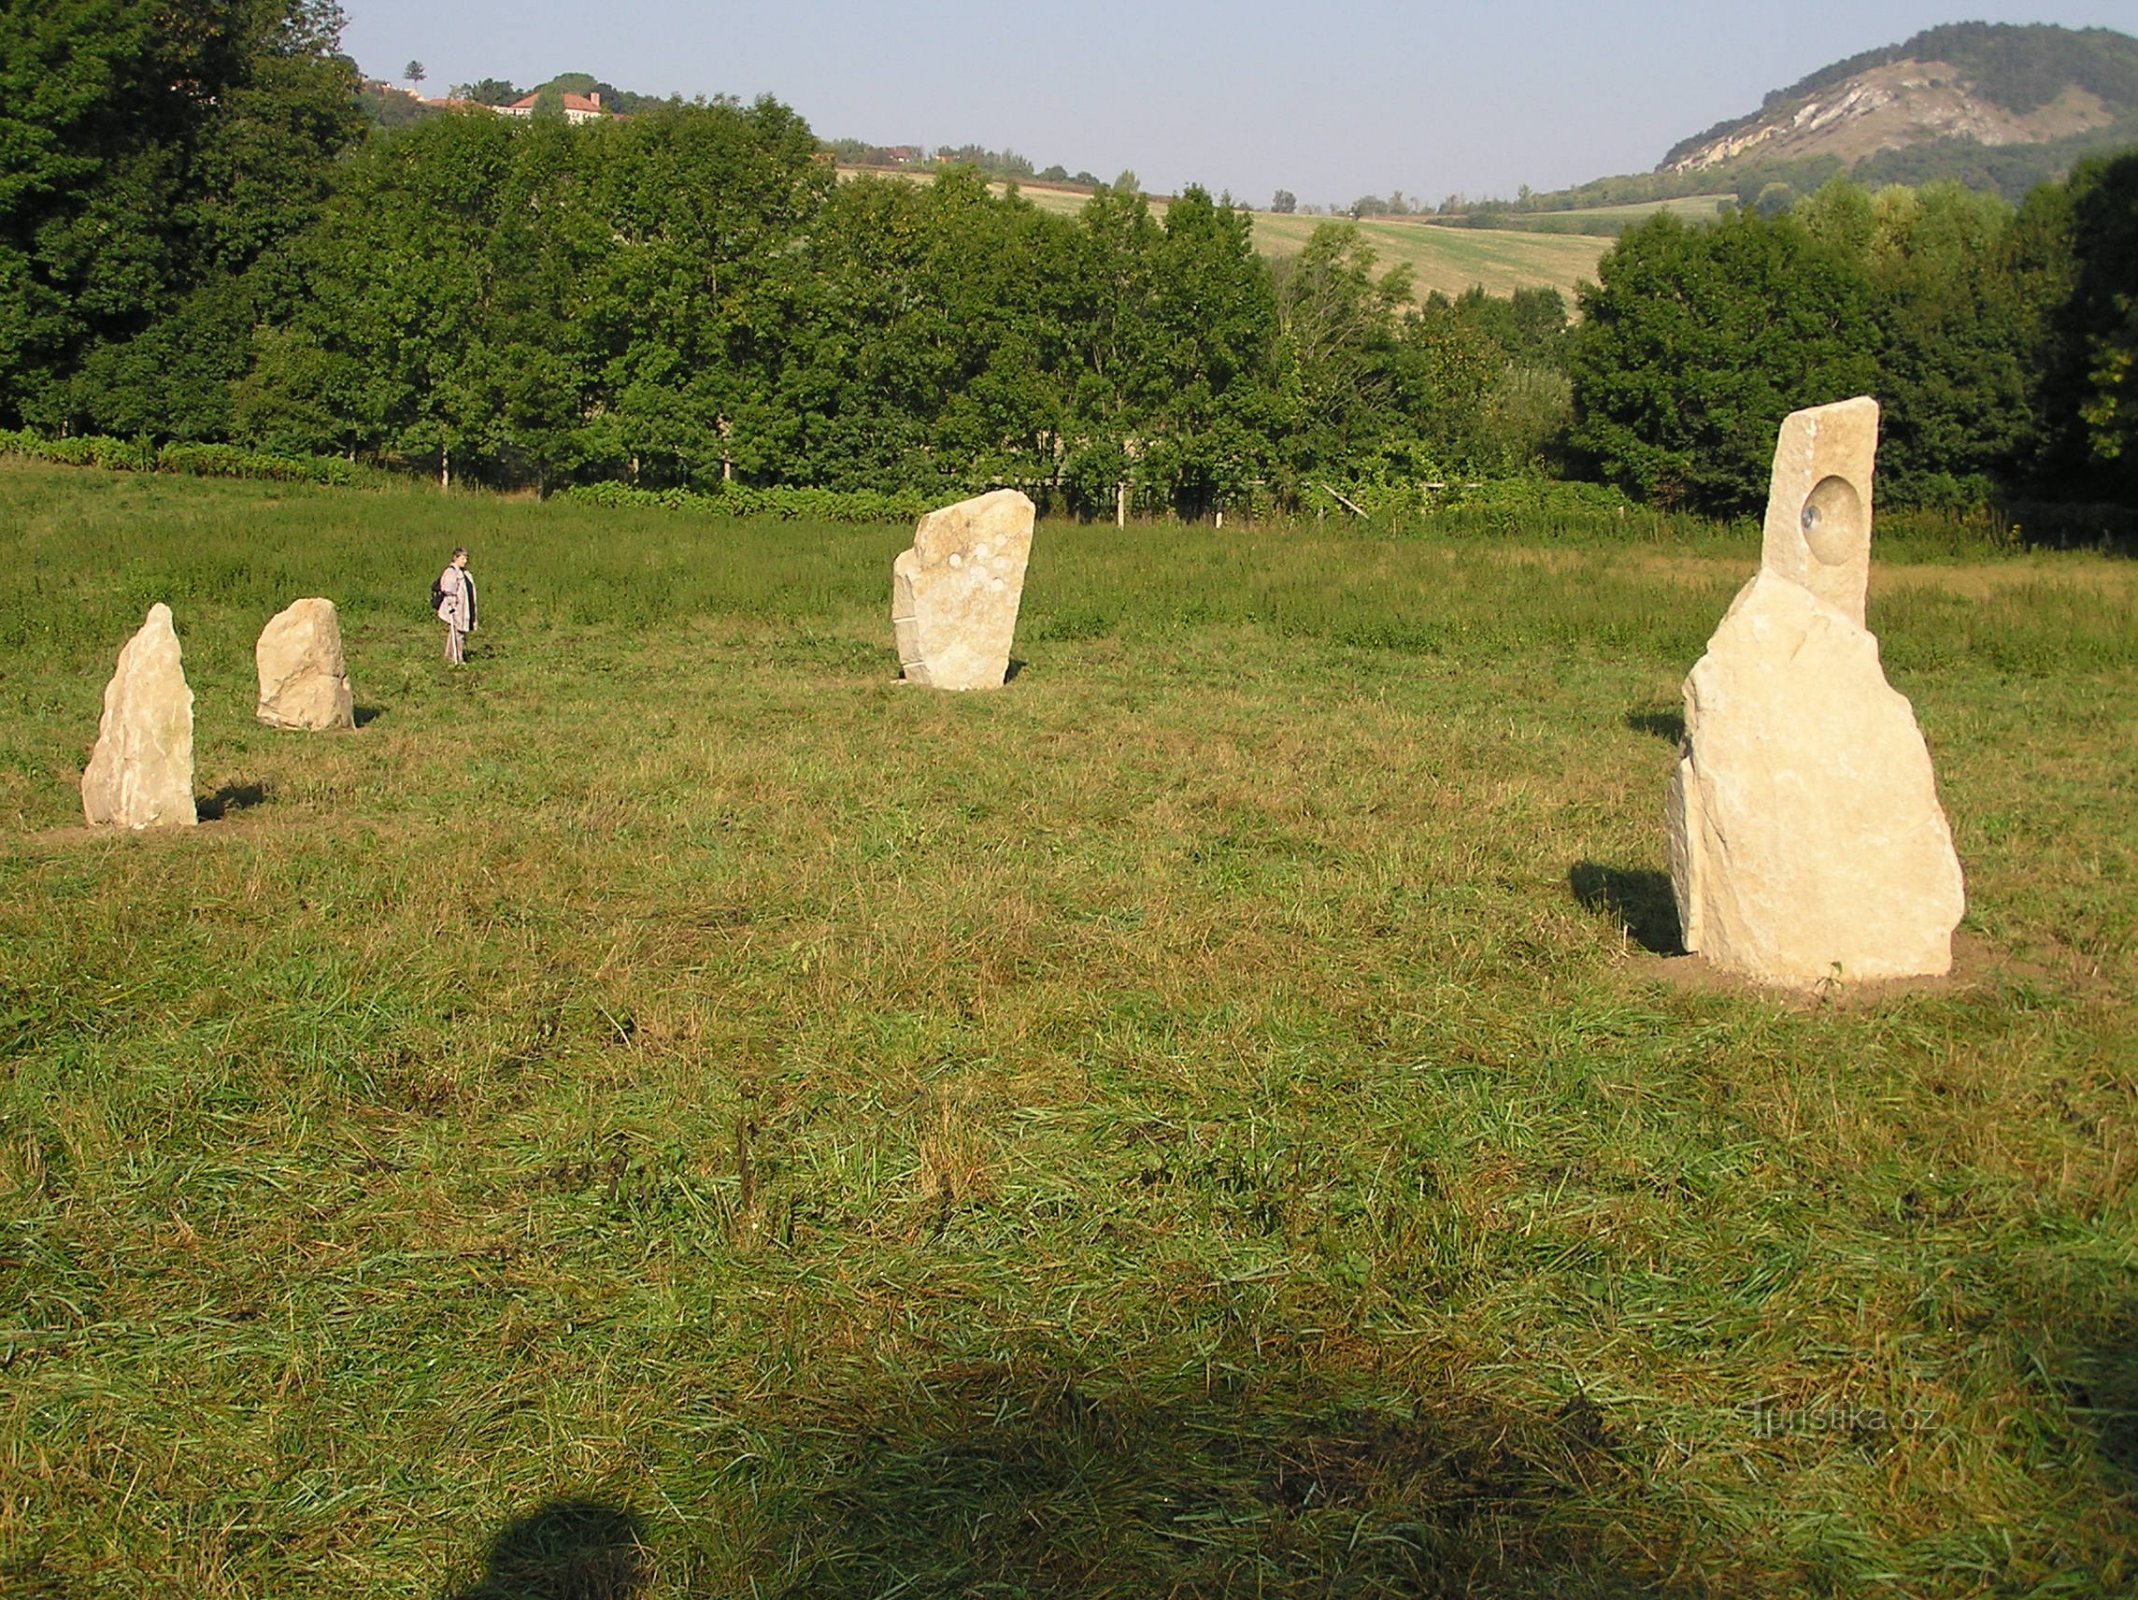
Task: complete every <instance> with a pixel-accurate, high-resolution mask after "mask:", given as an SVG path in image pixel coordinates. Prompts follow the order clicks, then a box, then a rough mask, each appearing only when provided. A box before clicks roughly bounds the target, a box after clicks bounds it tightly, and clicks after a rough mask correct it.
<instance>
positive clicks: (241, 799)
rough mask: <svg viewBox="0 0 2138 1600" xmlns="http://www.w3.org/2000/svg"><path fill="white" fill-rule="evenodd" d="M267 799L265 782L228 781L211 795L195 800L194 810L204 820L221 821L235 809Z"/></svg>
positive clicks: (242, 809)
mask: <svg viewBox="0 0 2138 1600" xmlns="http://www.w3.org/2000/svg"><path fill="white" fill-rule="evenodd" d="M266 799H267V785H266V784H264V783H226V784H224V785H223V786H222V787H221V788H220V789H218V790H216V791H215V793H213V794H211V795H203V796H202V797H201V798H200V799H199V800H197V801H195V802H194V805H193V811H194V814H195V815H196V816H198V817H199V818H200V820H201V821H203V822H220V821H222V820H223V818H225V817H227V816H229V815H230V813H231V812H233V811H244V810H246V809H247V808H249V807H252V806H256V805H260V804H262V803H264V802H265V801H266Z"/></svg>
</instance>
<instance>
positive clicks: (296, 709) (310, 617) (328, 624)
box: [253, 600, 356, 731]
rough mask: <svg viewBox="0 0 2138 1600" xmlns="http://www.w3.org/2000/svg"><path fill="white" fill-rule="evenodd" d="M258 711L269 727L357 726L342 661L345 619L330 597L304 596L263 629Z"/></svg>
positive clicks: (257, 656)
mask: <svg viewBox="0 0 2138 1600" xmlns="http://www.w3.org/2000/svg"><path fill="white" fill-rule="evenodd" d="M253 660H254V662H255V663H256V664H257V665H258V666H259V669H260V705H259V709H258V711H257V712H256V713H255V714H256V715H257V716H258V717H259V719H260V720H261V721H262V722H264V723H266V724H267V725H268V726H269V727H270V728H302V729H306V730H310V731H320V730H324V729H329V728H353V727H355V726H356V706H355V703H354V702H353V700H352V699H351V698H350V694H349V675H348V672H347V669H346V667H345V666H344V663H343V660H342V648H341V620H340V619H339V618H338V617H337V616H336V615H335V613H334V602H333V601H331V600H299V601H297V602H296V603H295V604H293V605H292V606H290V608H289V609H288V610H286V611H283V612H281V613H279V614H278V615H277V616H276V617H275V619H274V620H273V621H272V622H270V623H268V625H267V626H266V627H265V628H264V629H262V630H261V633H260V642H259V644H258V646H257V647H255V649H254V650H253Z"/></svg>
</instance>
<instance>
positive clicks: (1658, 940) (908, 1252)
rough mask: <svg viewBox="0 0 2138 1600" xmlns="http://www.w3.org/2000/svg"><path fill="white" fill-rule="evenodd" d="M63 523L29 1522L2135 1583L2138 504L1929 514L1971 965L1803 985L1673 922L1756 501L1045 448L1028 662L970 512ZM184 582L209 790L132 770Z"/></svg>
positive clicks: (563, 1586) (1782, 1586) (121, 1553)
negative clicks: (303, 621) (2061, 538)
mask: <svg viewBox="0 0 2138 1600" xmlns="http://www.w3.org/2000/svg"><path fill="white" fill-rule="evenodd" d="M0 527H4V529H5V530H6V531H5V533H4V534H0V540H4V542H5V543H4V550H5V556H6V559H5V562H4V564H0V707H4V710H5V715H4V716H0V1372H4V1374H5V1378H4V1382H0V1593H5V1594H7V1595H8V1596H9V1597H10V1600H13V1597H16V1596H30V1597H37V1600H79V1597H87V1596H96V1597H104V1596H137V1595H138V1596H149V1595H155V1596H164V1595H186V1596H190V1597H206V1600H229V1597H238V1596H245V1597H253V1596H259V1597H268V1596H276V1597H281V1596H305V1595H320V1596H333V1597H336V1600H370V1597H381V1600H383V1597H386V1596H396V1597H406V1596H419V1597H425V1600H430V1597H447V1596H450V1597H453V1600H506V1597H508V1596H509V1597H523V1600H524V1597H538V1600H561V1597H564V1596H575V1597H599V1600H623V1597H633V1600H674V1597H683V1596H691V1597H710V1596H729V1595H761V1596H819V1595H825V1596H829V1595H855V1596H861V1595H891V1594H900V1595H909V1596H919V1595H929V1596H941V1595H980V1594H1004V1595H1008V1594H1026V1595H1054V1596H1071V1595H1074V1596H1092V1595H1119V1596H1145V1595H1163V1594H1175V1595H1221V1594H1222V1595H1242V1596H1245V1595H1271V1596H1276V1595H1291V1596H1300V1597H1307V1596H1317V1597H1318V1596H1326V1595H1332V1594H1341V1595H1361V1596H1364V1595H1446V1596H1451V1597H1452V1596H1456V1595H1465V1594H1494V1595H1521V1596H1552V1597H1565V1596H1573V1595H1628V1596H1630V1595H1634V1594H1640V1595H1645V1596H1657V1595H1668V1596H1679V1595H1683V1596H1696V1595H1716V1596H1733V1597H1734V1596H1747V1595H1750V1596H1775V1597H1781V1596H1796V1595H1803V1594H1836V1595H1852V1594H1869V1593H1878V1594H1895V1595H1901V1594H1905V1595H1911V1596H1978V1595H1991V1594H1995V1595H2022V1594H2058V1595H2101V1596H2109V1595H2125V1594H2128V1593H2130V1592H2131V1591H2132V1589H2133V1587H2134V1585H2138V1354H2134V1352H2138V1257H2134V1251H2133V1244H2132V1241H2133V1239H2134V1238H2138V1205H2134V1201H2133V1194H2132V1185H2133V1181H2134V1176H2138V1115H2134V1113H2138V1058H2134V1053H2133V1050H2132V1048H2131V1041H2132V1039H2133V1038H2134V1037H2138V961H2134V957H2138V896H2134V893H2133V885H2134V882H2138V825H2134V820H2133V811H2132V806H2131V797H2132V795H2133V794H2134V793H2138V694H2134V690H2138V576H2134V571H2133V568H2132V566H2131V565H2130V564H2129V563H2127V562H2117V561H2112V560H2108V559H2105V558H2101V557H2096V556H2081V555H2063V556H2047V555H2042V556H2024V557H2016V558H2012V559H2001V560H1991V559H1980V560H1973V559H1971V560H1967V561H1964V562H1954V561H1950V560H1945V561H1940V560H1936V559H1929V558H1928V556H1927V552H1923V551H1917V552H1914V554H1915V555H1916V556H1917V557H1918V559H1913V560H1911V561H1909V562H1907V563H1906V564H1903V565H1892V564H1885V563H1881V565H1880V566H1879V567H1878V569H1877V571H1876V572H1875V574H1874V582H1873V591H1872V599H1871V622H1872V625H1873V626H1874V627H1875V628H1877V629H1878V630H1879V632H1880V634H1881V637H1882V639H1883V642H1884V655H1885V659H1886V661H1887V663H1888V666H1889V670H1890V672H1891V675H1892V677H1893V679H1894V681H1895V683H1896V685H1897V686H1898V687H1899V688H1900V689H1901V690H1902V691H1903V692H1905V693H1907V694H1908V695H1910V696H1911V697H1912V698H1913V700H1914V703H1915V706H1916V708H1917V712H1918V714H1919V716H1920V717H1921V719H1922V722H1923V724H1924V728H1925V731H1926V733H1927V735H1928V738H1929V740H1930V744H1931V748H1932V750H1933V752H1934V754H1935V756H1936V758H1937V761H1938V770H1939V780H1940V786H1941V790H1942V793H1943V796H1944V799H1945V803H1946V806H1947V808H1948V810H1949V812H1950V813H1951V816H1952V820H1953V824H1954V829H1955V833H1956V836H1957V839H1958V843H1959V847H1960V852H1961V856H1962V859H1963V861H1964V862H1965V864H1966V868H1967V872H1968V883H1969V892H1970V901H1971V904H1970V910H1969V915H1968V921H1967V923H1966V926H1965V929H1964V935H1963V943H1964V965H1963V971H1962V973H1961V976H1960V978H1959V979H1958V980H1957V981H1955V982H1953V983H1950V984H1946V985H1942V986H1934V987H1932V988H1929V989H1926V990H1924V991H1921V992H1917V993H1912V994H1895V995H1887V996H1884V997H1880V998H1876V999H1872V1000H1869V1001H1864V1002H1858V1003H1849V1004H1828V1005H1806V1004H1796V1003H1786V1002H1784V1001H1781V1000H1778V999H1774V998H1770V997H1765V996H1761V995H1758V994H1753V993H1746V992H1740V991H1737V990H1733V989H1728V988H1719V987H1713V986H1700V985H1696V984H1695V985H1688V984H1685V983H1682V982H1680V981H1678V979H1677V977H1676V976H1675V975H1674V974H1675V970H1676V969H1675V967H1674V966H1673V965H1672V964H1670V963H1668V962H1665V961H1663V960H1661V959H1660V958H1659V957H1658V956H1657V955H1655V954H1653V953H1651V948H1650V947H1653V948H1656V949H1664V948H1668V946H1669V945H1670V942H1671V940H1672V939H1673V937H1674V929H1673V927H1672V924H1671V916H1670V912H1669V906H1668V895H1667V888H1666V886H1665V883H1664V880H1663V876H1662V874H1663V871H1664V849H1663V839H1662V831H1661V798H1662V793H1663V788H1664V784H1665V782H1666V779H1667V774H1668V771H1669V768H1670V763H1671V761H1672V759H1673V745H1672V740H1673V738H1674V735H1675V719H1676V713H1677V706H1678V699H1677V690H1678V684H1679V682H1680V679H1681V678H1682V676H1683V674H1684V672H1685V670H1686V668H1687V667H1688V666H1689V665H1690V663H1691V662H1692V660H1693V659H1694V658H1695V657H1696V656H1697V654H1698V653H1699V650H1700V648H1701V646H1702V643H1703V641H1704V640H1705V638H1706V636H1707V634H1708V633H1709V632H1710V630H1711V629H1712V627H1713V626H1714V623H1715V621H1716V620H1717V618H1718V617H1719V616H1720V613H1721V610H1722V608H1723V607H1724V606H1725V605H1726V604H1727V602H1728V600H1729V597H1730V595H1731V594H1732V593H1733V592H1734V590H1735V589H1736V588H1737V586H1738V585H1739V584H1740V583H1741V582H1742V581H1743V580H1744V578H1745V577H1746V576H1747V575H1748V574H1749V573H1750V572H1751V570H1752V568H1753V566H1754V564H1755V562H1756V546H1755V544H1754V542H1753V541H1752V539H1750V538H1749V537H1746V536H1742V535H1735V534H1729V533H1723V532H1718V533H1715V534H1713V535H1712V536H1708V537H1702V538H1697V539H1693V540H1690V541H1686V540H1668V539H1665V540H1651V541H1643V542H1638V543H1633V544H1629V545H1625V546H1613V545H1609V544H1605V543H1601V542H1596V541H1587V542H1580V541H1575V542H1553V541H1547V540H1544V539H1542V538H1538V537H1534V536H1527V537H1525V536H1522V535H1516V536H1512V537H1508V538H1504V539H1496V540H1488V539H1483V538H1450V537H1446V536H1444V535H1433V534H1428V535H1424V536H1420V537H1415V538H1408V539H1403V540H1397V541H1391V540H1375V539H1367V538H1360V537H1346V536H1344V535H1341V534H1338V533H1334V532H1331V533H1328V534H1315V533H1313V532H1310V531H1302V530H1291V531H1289V532H1286V533H1283V534H1263V535H1255V534H1241V533H1234V532H1228V533H1223V534H1220V533H1213V532H1211V531H1209V530H1180V529H1165V528H1147V529H1139V528H1131V529H1128V530H1125V531H1116V530H1114V529H1111V528H1076V527H1070V526H1046V527H1043V528H1042V529H1041V531H1040V537H1039V541H1038V544H1037V547H1036V550H1035V554H1034V559H1033V565H1032V570H1031V574H1030V579H1029V583H1028V588H1027V596H1026V604H1025V615H1024V619H1023V623H1022V626H1021V628H1020V634H1019V644H1018V652H1017V653H1018V656H1019V657H1020V658H1021V661H1022V667H1021V670H1020V671H1019V673H1018V675H1017V676H1016V678H1015V680H1014V681H1013V682H1012V683H1011V684H1010V685H1009V686H1008V687H1007V688H1006V689H1005V690H1003V691H1002V692H999V693H993V694H982V695H972V696H962V697H960V696H945V695H939V694H934V693H930V692H928V691H924V690H919V689H912V688H906V687H901V686H899V685H897V684H896V683H895V682H894V681H893V676H894V674H895V671H896V662H895V658H894V656H893V654H892V652H891V649H890V639H889V624H888V581H887V580H888V568H889V564H890V560H891V557H892V555H893V553H894V551H895V550H897V549H898V548H899V547H900V546H902V545H903V544H904V543H905V542H906V539H907V537H908V530H906V529H901V528H888V527H887V528H874V529H868V528H864V529H851V528H845V529H841V528H805V527H798V526H795V525H792V524H771V523H768V524H749V525H735V524H720V523H708V522H699V521H694V520H691V519H689V518H687V517H683V516H679V515H674V514H663V513H657V512H645V513H626V512H605V511H599V510H595V509H591V508H586V507H572V506H566V505H562V504H554V503H553V504H549V505H542V504H536V503H533V502H514V501H503V500H493V499H487V498H482V497H455V498H452V499H445V498H441V497H439V496H436V495H435V494H430V493H425V492H420V491H417V490H412V489H411V490H400V489H395V490H388V491H381V492H361V491H331V490H318V489H305V488H270V487H264V486H258V485H244V484H232V483H211V482H200V481H188V480H172V479H154V478H139V477H128V476H121V475H105V474H100V473H95V472H87V471H80V472H76V471H68V470H65V469H57V468H39V467H21V466H0ZM456 543H466V544H468V545H470V546H471V547H472V549H473V556H474V567H475V570H476V571H477V573H478V574H479V575H480V576H481V578H482V580H483V586H482V596H483V615H484V619H485V628H484V631H483V632H482V633H480V634H478V635H477V636H476V638H475V640H474V641H473V643H472V645H471V650H470V657H471V665H470V666H469V667H468V668H467V669H466V670H465V671H464V672H461V673H457V674H455V673H450V672H449V671H448V670H447V669H445V668H444V667H443V666H441V665H440V664H439V663H438V662H437V661H436V660H435V659H434V658H435V657H436V655H437V654H438V643H439V641H438V640H437V638H435V637H434V634H435V633H436V627H435V624H433V623H431V622H430V621H429V620H428V619H427V618H426V616H425V615H424V613H423V611H422V609H421V607H422V595H423V591H424V588H425V586H426V585H427V583H428V581H429V579H430V577H431V574H432V569H433V568H435V567H436V566H438V565H439V564H440V563H441V562H442V561H443V558H444V554H445V552H446V550H447V549H448V548H450V546H452V545H453V544H456ZM304 594H326V595H330V596H332V597H334V598H335V599H336V600H337V601H338V602H339V603H340V604H341V606H342V614H343V619H344V625H345V630H346V635H347V639H348V643H349V647H350V653H351V671H352V675H353V678H354V682H355V689H356V698H357V701H358V704H359V706H360V707H362V708H364V710H365V714H366V718H367V720H366V724H365V726H364V727H363V728H362V730H361V731H360V732H357V733H355V734H351V735H342V736H305V735H296V734H276V733H270V732H269V731H267V730H265V729H262V728H260V727H258V726H256V725H255V724H254V723H253V722H252V721H251V717H250V712H251V704H252V694H253V682H252V660H251V650H252V643H253V639H254V637H255V635H256V633H257V631H258V629H259V627H260V626H261V624H262V623H263V622H264V621H265V619H266V618H267V616H268V615H269V614H270V613H271V612H272V611H273V610H275V609H276V608H278V607H279V606H281V605H282V604H284V603H286V602H287V601H288V600H289V599H291V598H294V597H296V596H299V595H304ZM157 599H164V600H168V601H169V602H170V603H171V604H172V606H173V608H174V610H175V612H176V616H177V623H178V628H179V631H180V635H181V638H182V640H183V643H184V649H185V652H186V662H187V670H188V672H189V675H190V677H191V681H192V684H193V686H194V689H195V692H196V694H197V696H198V734H197V739H198V750H199V772H198V779H199V782H198V787H199V789H200V791H201V793H202V794H203V795H204V796H210V797H214V798H215V800H216V806H215V809H216V811H217V812H218V815H217V816H216V817H215V818H214V819H213V820H211V821H207V822H204V823H203V824H202V825H201V826H200V827H199V828H198V829H195V830H192V831H190V832H187V833H185V834H182V835H164V836H155V837H115V836H112V835H110V834H91V833H90V832H88V831H87V830H85V829H83V828H82V827H80V826H79V821H80V817H79V811H78V807H77V802H76V796H75V789H74V784H75V780H76V778H77V776H78V774H79V772H80V766H81V762H82V760H83V758H84V757H85V755H86V753H87V750H88V747H89V744H90V742H91V739H92V737H93V735H94V731H95V725H96V718H97V710H98V705H99V696H100V693H101V689H102V685H103V683H104V680H105V678H106V676H107V675H108V673H109V671H110V667H111V662H112V659H113V656H114V654H115V652H116V650H117V647H118V645H119V643H120V641H121V640H122V639H123V638H124V637H125V635H126V634H127V633H128V632H129V631H130V630H131V629H132V628H133V627H135V626H137V625H138V623H139V621H140V618H141V614H142V612H143V611H144V610H145V609H146V607H147V606H148V605H149V604H150V603H151V602H152V601H154V600H157Z"/></svg>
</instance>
